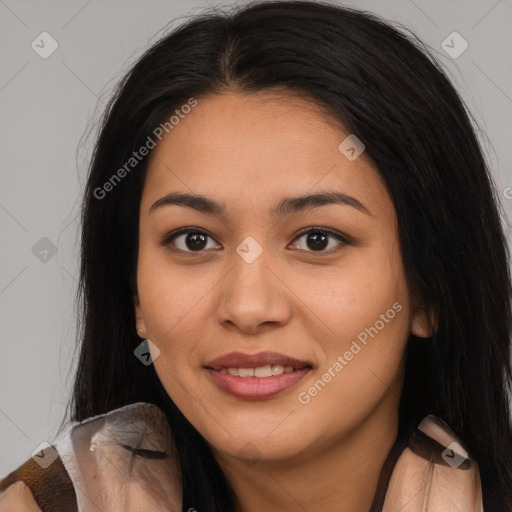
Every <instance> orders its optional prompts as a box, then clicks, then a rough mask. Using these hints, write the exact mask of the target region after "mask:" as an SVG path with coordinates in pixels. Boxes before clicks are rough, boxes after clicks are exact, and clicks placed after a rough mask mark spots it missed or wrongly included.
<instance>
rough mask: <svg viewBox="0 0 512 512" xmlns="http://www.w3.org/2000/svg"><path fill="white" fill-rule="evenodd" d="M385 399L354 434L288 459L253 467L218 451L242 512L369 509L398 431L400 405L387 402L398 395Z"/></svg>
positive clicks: (363, 511) (353, 511)
mask: <svg viewBox="0 0 512 512" xmlns="http://www.w3.org/2000/svg"><path fill="white" fill-rule="evenodd" d="M386 398H387V399H386ZM386 398H385V399H384V400H383V401H382V402H381V403H380V404H379V406H377V408H376V409H374V411H372V413H371V414H370V416H369V417H368V418H366V419H365V420H364V421H363V422H362V423H361V424H360V425H358V426H357V427H356V428H354V429H353V431H351V432H350V433H348V434H345V435H343V436H342V437H341V438H339V439H336V440H334V441H332V440H331V441H330V442H329V443H324V444H322V445H321V446H317V447H313V448H310V449H308V450H306V451H303V452H301V453H300V454H298V455H296V456H294V457H292V458H289V459H286V460H284V461H283V460H279V461H264V460H263V461H259V462H258V463H257V464H256V465H254V466H252V467H248V466H247V465H246V464H244V463H243V462H242V461H240V460H238V459H236V458H233V457H226V456H225V454H224V455H220V454H217V460H218V462H219V464H220V466H221V468H222V470H223V471H224V473H225V474H226V477H227V479H228V481H229V483H230V485H231V486H232V488H233V490H234V491H235V494H236V496H237V498H238V500H239V508H238V509H237V512H260V511H261V510H265V511H267V512H287V511H292V510H293V511H296V510H322V511H324V512H339V511H340V510H343V511H344V512H368V511H369V510H370V507H371V505H372V502H373V499H374V496H375V492H376V490H377V485H378V481H379V476H380V473H381V470H382V466H383V465H384V462H385V460H386V457H387V456H388V454H389V452H390V451H391V448H392V446H393V444H394V442H395V440H396V437H397V433H398V407H397V404H393V405H394V406H395V409H394V411H395V413H394V414H391V415H390V404H389V403H387V404H386V403H385V402H386V401H392V402H393V401H394V400H393V397H392V396H388V397H386Z"/></svg>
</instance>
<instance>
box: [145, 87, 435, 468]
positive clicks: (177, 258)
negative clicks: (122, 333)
mask: <svg viewBox="0 0 512 512" xmlns="http://www.w3.org/2000/svg"><path fill="white" fill-rule="evenodd" d="M164 133H165V132H164ZM349 135H350V134H349V133H347V132H346V131H344V130H343V129H342V128H341V127H340V126H338V125H337V124H335V123H334V122H333V121H330V120H329V119H328V118H327V117H325V114H323V113H322V111H321V110H320V109H319V108H318V107H317V106H315V105H313V104H312V103H311V102H306V101H305V100H304V99H301V98H298V97H292V98H290V97H286V98H283V97H280V96H278V95H277V94H274V95H270V94H269V93H268V92H267V93H265V94H262V93H260V94H256V95H250V96H243V95H241V94H237V93H229V94H223V95H215V96H213V95H212V96H208V97H204V98H198V99H197V105H196V106H195V107H194V108H192V109H191V111H190V112H189V113H188V114H186V115H182V116H180V120H179V122H178V123H177V124H175V125H174V126H173V128H172V130H169V133H168V134H166V135H165V136H164V137H163V139H162V141H161V143H159V144H158V146H157V147H156V148H155V149H154V151H153V154H152V156H151V161H150V164H149V168H148V174H147V179H146V182H145V186H144V190H143V194H142V200H141V205H140V228H139V229H140V232H139V259H138V269H137V284H138V297H136V298H135V307H136V317H137V327H138V328H139V329H142V331H141V333H140V334H141V335H142V336H143V337H144V338H149V339H150V340H151V342H152V343H154V344H155V345H156V346H157V347H158V349H159V350H160V354H159V356H158V357H156V358H155V360H154V364H155V369H156V371H157V373H158V376H159V378H160V380H161V382H162V384H163V386H164V387H165V389H166V391H167V393H168V394H169V396H170V397H171V398H172V400H173V401H174V403H175V404H176V405H177V406H178V407H179V409H180V410H181V411H182V412H183V414H184V415H185V416H186V417H187V419H188V420H189V421H190V422H191V423H192V424H193V425H194V426H195V427H196V429H197V430H198V431H199V432H200V433H201V434H202V435H203V437H204V438H205V439H206V440H207V441H208V442H209V443H210V445H211V446H212V448H213V450H214V452H215V453H216V454H217V455H218V456H219V457H235V458H237V459H251V457H252V458H253V459H254V458H256V459H259V460H265V459H267V460H271V459H273V460H277V459H281V460H282V459H286V458H292V457H298V456H299V455H301V456H305V455H307V454H308V453H310V452H311V451H312V450H320V449H322V448H324V449H328V447H329V446H330V445H331V444H332V443H333V442H336V441H337V440H340V439H343V438H348V436H349V434H351V433H352V432H353V431H354V429H357V428H358V427H360V426H362V425H363V424H366V425H367V427H365V428H370V429H371V428H376V429H377V428H379V429H382V421H389V418H396V414H397V408H398V403H399V398H400V393H401V384H402V375H403V373H402V372H403V363H404V350H405V346H406V342H407V337H408V334H409V332H410V330H411V327H412V328H414V329H415V330H416V332H418V334H419V335H421V333H422V330H423V329H424V327H425V318H424V317H423V316H421V315H420V314H419V313H416V312H415V311H412V309H411V304H410V296H409V291H408V288H407V285H406V280H405V275H404V268H403V266H402V261H401V255H400V251H399V244H398V237H397V217H396V213H395V210H394V207H393V204H392V201H391V199H390V196H389V195H388V193H387V191H386V188H385V185H384V183H383V181H382V180H381V178H380V176H379V174H378V173H377V172H376V170H375V168H374V167H373V166H372V164H371V163H370V162H369V161H368V160H367V159H366V157H365V153H364V152H363V153H362V154H361V155H360V156H359V157H356V156H357V149H361V148H360V147H357V146H354V144H353V143H352V144H351V143H350V139H349V140H348V141H346V142H345V143H344V144H343V145H342V146H341V149H340V148H339V146H340V144H341V143H342V142H343V141H344V140H345V139H346V138H347V137H348V136H349ZM351 147H354V148H355V149H356V151H352V150H351V149H350V148H351ZM169 194H189V195H193V196H196V195H197V196H201V197H203V198H205V200H204V201H199V200H194V201H190V202H189V204H188V205H186V204H185V202H184V201H181V203H180V204H178V203H179V201H171V200H170V199H169V198H168V200H167V201H165V200H162V198H165V197H166V196H168V195H169ZM318 194H332V196H331V199H332V198H333V197H334V194H339V196H338V197H340V198H342V199H343V198H344V200H340V201H336V202H335V201H333V200H324V201H321V200H317V201H316V202H315V201H314V200H311V199H309V200H308V199H304V200H303V201H297V200H293V201H290V200H291V199H292V198H298V197H303V196H310V195H318ZM317 199H318V198H317ZM327 199H329V197H327ZM159 200H162V201H160V204H159V205H155V203H156V202H157V201H159ZM206 200H207V201H209V202H212V203H213V202H215V203H216V204H219V205H222V208H221V207H209V208H207V206H211V205H210V203H206V202H205V201H206ZM284 200H287V202H286V203H282V202H283V201H284ZM280 204H281V205H282V206H281V208H277V206H278V205H280ZM283 204H284V206H283ZM152 205H155V206H153V209H152V208H151V207H152ZM193 206H195V208H194V207H193ZM275 209H276V211H274V210H275ZM182 228H186V231H187V232H186V233H180V234H177V235H176V236H175V237H174V238H172V233H173V232H175V231H176V230H178V229H182ZM305 228H313V229H310V232H309V234H308V233H302V231H304V230H305ZM322 230H326V231H327V230H331V231H332V233H333V235H331V234H328V233H326V232H325V231H324V232H322ZM336 236H339V237H341V240H338V239H337V238H336ZM163 242H165V243H163ZM424 334H425V335H427V333H424ZM269 351H271V352H273V353H275V354H274V355H271V356H270V357H267V358H265V357H263V358H260V359H258V358H256V359H253V360H250V359H244V358H243V356H252V355H258V354H260V355H261V353H263V352H269ZM233 352H238V353H241V355H242V359H236V358H235V359H232V360H231V361H229V360H225V361H224V367H226V366H229V367H230V368H231V369H230V370H220V367H221V366H222V365H223V363H222V361H221V363H220V364H219V365H216V364H213V363H211V362H212V361H213V360H215V359H217V358H219V357H221V356H224V355H228V354H232V353H233ZM276 354H277V355H276ZM263 355H264V354H263ZM279 357H283V358H284V357H288V358H293V359H295V360H297V361H298V362H296V363H295V364H293V362H291V361H285V360H281V359H279ZM273 363H274V364H273ZM278 363H282V364H281V366H278V365H276V364H278ZM304 365H306V367H304ZM290 366H293V368H294V369H293V371H290V370H291V368H290ZM301 366H302V367H303V368H302V369H299V367H301ZM212 367H213V368H212ZM254 367H257V369H256V370H254ZM234 368H236V369H234ZM238 368H242V370H241V371H239V370H238ZM226 371H227V372H228V373H226ZM253 371H255V372H256V375H255V376H252V377H251V376H246V375H251V374H252V372H253ZM237 373H238V375H237ZM240 374H241V375H240ZM373 424H374V425H375V426H374V427H372V425H373ZM389 424H393V422H391V423H389ZM368 425H369V426H368ZM377 438H378V436H377V437H376V438H375V439H377Z"/></svg>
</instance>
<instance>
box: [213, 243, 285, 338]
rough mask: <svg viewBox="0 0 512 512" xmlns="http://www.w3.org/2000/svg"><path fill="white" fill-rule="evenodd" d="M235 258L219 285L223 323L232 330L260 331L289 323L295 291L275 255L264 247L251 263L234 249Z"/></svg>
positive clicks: (220, 310)
mask: <svg viewBox="0 0 512 512" xmlns="http://www.w3.org/2000/svg"><path fill="white" fill-rule="evenodd" d="M231 260H232V267H231V270H230V271H229V272H228V274H227V275H226V276H225V277H224V279H222V281H221V283H220V284H219V287H218V293H219V300H218V305H217V311H216V314H217V317H218V321H219V323H221V324H222V325H224V326H225V327H227V328H229V329H232V330H233V329H237V330H239V331H241V332H244V333H247V334H256V333H258V332H260V331H263V330H265V329H268V328H276V327H278V326H283V325H285V324H286V323H287V322H289V320H290V318H291V316H292V311H293V308H292V301H291V297H292V295H293V293H292V292H291V291H290V289H289V288H288V287H287V285H286V280H285V279H283V277H284V276H282V275H280V274H282V272H279V266H278V265H277V264H276V263H275V262H273V261H272V258H271V255H270V254H269V253H268V252H266V251H265V250H263V252H262V253H261V254H260V255H259V256H258V257H257V258H256V259H255V260H254V261H252V262H251V263H249V262H248V261H246V260H244V259H243V257H241V256H239V254H237V253H236V252H234V254H233V257H232V259H231ZM249 261H250V260H249Z"/></svg>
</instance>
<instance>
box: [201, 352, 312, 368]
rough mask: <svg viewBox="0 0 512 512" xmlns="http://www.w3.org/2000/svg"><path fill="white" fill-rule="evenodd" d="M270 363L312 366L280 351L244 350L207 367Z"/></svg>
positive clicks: (252, 365)
mask: <svg viewBox="0 0 512 512" xmlns="http://www.w3.org/2000/svg"><path fill="white" fill-rule="evenodd" d="M268 364H279V365H282V366H285V367H286V366H292V367H293V368H294V369H299V368H304V367H306V366H309V367H311V364H309V363H308V362H306V361H300V360H299V359H295V358H293V357H288V356H285V355H283V354H279V353H278V352H258V353H257V354H244V353H243V352H230V353H229V354H224V355H222V356H220V357H217V358H216V359H213V360H212V361H209V362H208V363H206V365H205V367H206V368H209V369H212V370H221V369H222V368H258V367H261V366H265V365H268Z"/></svg>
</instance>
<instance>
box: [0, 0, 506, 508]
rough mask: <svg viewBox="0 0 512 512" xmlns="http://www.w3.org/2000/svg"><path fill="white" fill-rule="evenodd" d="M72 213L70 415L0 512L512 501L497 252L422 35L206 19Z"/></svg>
mask: <svg viewBox="0 0 512 512" xmlns="http://www.w3.org/2000/svg"><path fill="white" fill-rule="evenodd" d="M82 221H83V224H82V225H83V228H82V258H81V280H80V290H79V291H80V299H81V306H82V323H81V327H82V329H81V336H80V339H81V356H80V360H79V364H78V372H77V375H76V381H75V388H74V395H73V400H72V404H71V411H72V420H73V424H71V425H70V426H68V428H67V429H66V431H65V432H63V433H61V435H60V436H59V437H58V439H56V441H55V443H54V445H53V446H51V447H47V448H46V449H44V450H42V452H41V453H40V454H39V459H40V460H39V461H38V460H36V457H34V459H30V460H29V461H27V463H26V464H25V465H24V466H22V467H21V468H18V470H16V471H14V472H13V473H12V474H11V475H9V476H8V477H7V478H6V479H5V480H4V481H3V482H2V485H1V487H0V489H2V490H3V497H2V495H0V498H2V499H0V507H1V506H2V502H3V503H4V506H7V505H6V504H8V506H9V510H13V509H14V507H15V506H22V505H21V504H22V503H26V507H27V508H25V509H26V510H31V509H30V508H29V507H32V509H34V510H62V509H65V510H80V511H85V510H97V509H100V510H188V511H193V510H197V511H223V512H226V511H243V512H252V511H259V510H269V511H277V510H280V511H283V510H297V509H303V510H313V509H317V510H323V511H335V510H336V511H338V510H344V511H348V512H352V511H353V512H356V511H368V510H370V511H371V512H377V511H384V512H395V511H397V510H408V511H424V510H427V511H433V510H435V511H436V512H439V511H440V510H442V511H448V510H449V511H453V510H461V511H462V510H464V511H472V512H473V511H475V512H479V511H480V510H482V507H483V510H485V512H489V511H491V512H493V511H505V510H512V485H511V484H512V449H511V425H510V413H509V408H508V400H509V395H508V393H509V391H510V382H511V366H510V330H511V318H510V296H511V289H510V275H509V270H508V251H507V246H506V240H505V237H504V233H503V230H502V227H501V224H500V217H499V210H498V202H497V199H496V196H495V191H494V188H493V184H492V180H491V178H490V175H489V172H488V169H487V167H486V164H485V161H484V158H483V156H482V152H481V149H480V147H479V144H478V142H477V139H476V137H475V134H474V131H473V128H472V126H471V123H470V120H469V117H468V114H467V112H466V110H465V107H464V105H463V103H462V101H461V99H460V98H459V96H458V95H457V93H456V91H455V90H454V88H453V86H452V85H451V84H450V83H449V81H448V79H447V78H446V76H445V75H444V73H443V72H442V70H441V69H440V68H439V66H438V65H437V64H436V63H435V61H434V60H433V59H432V57H431V56H430V55H429V54H428V52H427V51H426V50H425V49H424V48H422V47H421V46H420V45H419V43H418V42H417V41H415V40H413V39H412V38H409V37H406V36H405V35H403V34H401V33H399V32H398V31H396V30H395V29H393V28H391V27H390V26H389V25H388V24H386V23H384V22H383V21H381V20H379V19H378V18H377V17H375V16H373V15H370V14H367V13H362V12H358V11H355V10H351V9H347V8H342V7H336V6H333V5H330V4H323V3H321V2H296V1H291V2H290V1H286V2H271V3H266V2H263V3H257V4H254V5H250V6H248V7H245V8H240V9H238V10H237V11H236V12H233V13H228V14H220V13H215V14H204V15H202V16H199V17H196V18H195V19H193V20H191V21H189V22H188V23H186V24H184V25H183V26H182V27H180V28H178V29H177V30H175V31H173V32H172V33H171V34H170V35H168V36H166V37H165V38H163V39H162V40H161V41H159V42H158V43H157V44H156V45H154V46H153V47H152V48H150V49H149V50H148V52H147V53H146V54H145V55H144V56H143V57H142V58H141V59H140V60H139V61H138V62H137V64H136V65H135V66H134V67H133V69H132V70H131V71H130V73H129V74H128V75H127V76H126V78H125V79H124V80H123V81H122V83H121V84H120V86H119V88H118V91H117V93H116V94H115V96H114V98H113V99H112V101H111V103H110V104H109V107H108V108H107V111H106V113H105V117H104V121H103V125H102V129H101V133H100V136H99V138H98V141H97V145H96V148H95V152H94V157H93V160H92V163H91V168H90V173H89V179H88V183H87V187H86V191H85V196H84V203H83V216H82ZM43 460H45V461H48V462H49V461H50V460H51V461H52V462H51V463H50V464H49V465H48V466H47V468H45V469H41V468H42V465H44V464H42V461H43ZM50 489H53V490H54V491H55V490H57V491H58V494H57V491H55V492H50ZM56 496H59V497H58V498H56ZM35 507H36V508H35Z"/></svg>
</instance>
